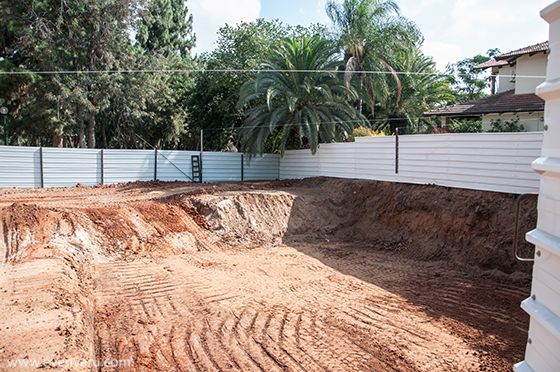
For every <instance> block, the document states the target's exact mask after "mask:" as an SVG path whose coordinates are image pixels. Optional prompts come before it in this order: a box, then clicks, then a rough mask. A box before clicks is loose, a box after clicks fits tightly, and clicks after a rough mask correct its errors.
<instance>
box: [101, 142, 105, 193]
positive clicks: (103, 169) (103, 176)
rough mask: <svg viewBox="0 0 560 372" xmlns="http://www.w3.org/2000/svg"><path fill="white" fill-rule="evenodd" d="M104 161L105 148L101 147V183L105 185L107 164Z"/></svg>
mask: <svg viewBox="0 0 560 372" xmlns="http://www.w3.org/2000/svg"><path fill="white" fill-rule="evenodd" d="M103 163H104V154H103V149H101V184H102V185H104V184H105V175H104V172H105V165H104V164H103Z"/></svg>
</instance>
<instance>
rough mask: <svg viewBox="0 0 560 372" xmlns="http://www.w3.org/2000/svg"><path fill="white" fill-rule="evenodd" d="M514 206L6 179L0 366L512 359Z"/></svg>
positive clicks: (277, 367) (520, 292)
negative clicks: (31, 186) (25, 184)
mask: <svg viewBox="0 0 560 372" xmlns="http://www.w3.org/2000/svg"><path fill="white" fill-rule="evenodd" d="M515 204H516V201H515V196H514V195H509V194H500V193H491V192H483V191H473V190H460V189H448V188H443V187H436V186H427V185H405V184H394V183H384V182H375V181H363V180H342V179H332V178H313V179H306V180H301V181H271V182H265V181H261V182H246V183H220V184H204V185H199V184H192V183H182V182H175V183H162V182H137V183H131V184H124V185H116V186H98V187H78V188H67V189H63V188H57V189H36V190H6V189H4V190H0V207H1V208H2V209H1V211H0V216H1V219H2V230H0V231H1V234H2V239H1V240H0V253H1V254H2V257H3V258H4V260H3V261H4V262H3V263H2V264H0V310H1V312H2V314H6V316H4V317H2V318H1V319H0V370H5V369H7V370H22V371H23V370H35V369H36V368H37V367H49V368H52V369H54V370H57V369H58V370H61V371H62V370H72V371H79V370H83V371H89V370H91V369H92V368H93V369H94V370H101V371H114V370H123V371H150V370H166V371H172V370H176V371H354V370H359V371H459V370H460V371H480V370H489V371H490V370H491V371H510V370H511V368H512V365H513V364H514V363H515V362H518V361H520V360H522V359H523V352H524V349H525V342H526V338H527V328H528V316H526V315H525V313H524V312H523V311H522V310H521V309H520V308H519V304H520V302H521V301H522V300H523V299H524V298H526V297H527V296H528V295H529V281H530V270H531V266H530V264H523V263H519V262H517V261H516V260H515V259H514V258H513V257H512V253H511V244H512V240H513V227H514V223H515V220H514V218H515ZM521 221H522V227H523V228H522V230H524V231H528V230H530V229H531V228H534V226H535V223H536V203H535V200H532V199H527V200H524V201H523V203H522V213H521ZM520 235H521V234H520ZM531 252H532V250H531V247H530V246H529V245H528V244H527V245H525V244H524V245H522V246H521V253H522V254H525V255H530V254H531ZM33 364H35V365H33ZM70 367H71V368H70Z"/></svg>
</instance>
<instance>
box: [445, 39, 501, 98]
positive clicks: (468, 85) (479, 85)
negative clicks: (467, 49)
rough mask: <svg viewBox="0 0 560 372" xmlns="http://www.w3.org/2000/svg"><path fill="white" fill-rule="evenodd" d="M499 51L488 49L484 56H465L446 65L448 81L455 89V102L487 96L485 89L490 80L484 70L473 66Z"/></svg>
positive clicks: (487, 59)
mask: <svg viewBox="0 0 560 372" xmlns="http://www.w3.org/2000/svg"><path fill="white" fill-rule="evenodd" d="M499 53H500V50H499V49H497V48H496V49H490V50H488V51H487V52H486V54H487V55H486V56H483V55H481V54H478V55H476V56H474V57H472V58H465V59H463V60H461V61H458V62H456V63H451V64H449V65H447V69H446V70H447V71H446V72H447V73H448V74H449V82H450V84H451V87H452V88H453V89H454V90H455V92H456V93H455V96H456V101H457V102H468V101H472V100H475V99H479V98H482V97H485V96H487V95H488V94H487V93H486V92H485V90H486V89H487V88H488V87H489V85H490V82H489V80H488V77H487V76H486V73H485V72H484V70H480V69H476V68H475V67H476V66H478V65H480V64H482V63H484V62H487V61H489V60H490V59H491V58H492V57H494V56H496V55H498V54H499Z"/></svg>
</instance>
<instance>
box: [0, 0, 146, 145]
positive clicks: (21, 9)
mask: <svg viewBox="0 0 560 372" xmlns="http://www.w3.org/2000/svg"><path fill="white" fill-rule="evenodd" d="M2 7H3V9H5V10H6V11H7V12H6V14H8V18H9V19H8V21H9V22H10V23H11V24H13V25H17V26H18V37H17V38H16V41H15V42H16V43H17V50H18V51H20V52H21V53H22V54H23V55H24V58H25V65H24V66H25V68H26V69H28V70H31V71H52V72H57V71H59V72H60V73H59V74H56V73H53V74H47V75H41V76H40V77H37V78H35V79H34V80H33V82H32V83H31V84H30V85H29V86H28V87H27V88H26V90H27V92H28V93H29V92H32V95H33V96H34V97H33V98H34V100H31V102H32V103H35V104H32V105H28V108H29V111H28V112H21V117H22V118H23V119H22V120H24V121H26V122H27V123H28V124H33V123H32V121H31V120H30V118H33V117H37V116H38V115H37V114H36V113H38V112H41V113H43V114H42V115H43V119H42V120H44V125H45V126H46V127H48V128H49V129H50V131H51V132H52V133H55V134H56V136H57V137H58V139H57V140H53V142H56V145H61V141H60V138H61V137H62V134H63V133H64V131H66V130H67V129H68V128H71V127H74V128H73V129H74V131H75V132H77V133H78V136H79V142H80V144H81V146H83V147H85V146H86V141H85V128H84V122H87V137H88V146H89V147H95V116H96V115H97V114H98V113H99V111H101V110H102V109H103V108H104V107H106V106H107V105H108V103H109V97H110V95H111V91H112V90H113V89H114V85H115V83H116V82H117V81H118V79H119V76H118V74H111V73H98V72H97V71H107V70H118V69H120V67H121V66H126V65H127V63H128V62H129V60H130V48H129V47H130V38H129V34H128V31H129V30H130V27H132V23H133V22H134V21H135V20H136V19H137V12H136V10H137V8H138V6H137V3H136V2H135V1H133V0H127V1H125V0H99V1H92V0H66V1H57V0H21V1H17V2H8V3H4V4H2ZM66 71H72V72H75V74H68V73H65V72H66ZM29 94H31V93H29ZM45 115H46V117H44V116H45Z"/></svg>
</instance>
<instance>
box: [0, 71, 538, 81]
mask: <svg viewBox="0 0 560 372" xmlns="http://www.w3.org/2000/svg"><path fill="white" fill-rule="evenodd" d="M195 72H199V73H207V72H224V73H225V72H228V73H259V72H302V73H309V72H333V73H342V72H344V71H338V70H256V69H179V70H93V71H87V70H86V71H0V75H27V74H34V75H77V74H84V75H95V74H163V73H168V74H179V73H183V74H185V73H195ZM353 73H355V74H371V75H394V74H397V75H418V76H470V75H469V74H450V73H448V74H446V73H442V72H406V71H402V72H391V71H381V70H378V71H353ZM492 76H494V77H499V76H503V77H510V76H509V75H507V76H506V75H498V74H497V75H488V76H487V77H492ZM516 78H527V79H546V76H539V75H516Z"/></svg>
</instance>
